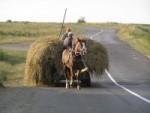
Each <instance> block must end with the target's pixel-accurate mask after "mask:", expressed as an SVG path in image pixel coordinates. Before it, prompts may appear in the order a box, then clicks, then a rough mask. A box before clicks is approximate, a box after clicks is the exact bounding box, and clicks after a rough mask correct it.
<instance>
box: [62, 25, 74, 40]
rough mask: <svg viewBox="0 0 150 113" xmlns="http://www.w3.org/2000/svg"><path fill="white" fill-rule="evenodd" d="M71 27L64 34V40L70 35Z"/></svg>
mask: <svg viewBox="0 0 150 113" xmlns="http://www.w3.org/2000/svg"><path fill="white" fill-rule="evenodd" d="M71 31H72V30H71V28H69V27H67V29H66V33H65V34H64V35H63V37H62V40H65V39H66V38H67V37H68V33H69V32H71Z"/></svg>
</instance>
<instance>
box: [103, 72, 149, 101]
mask: <svg viewBox="0 0 150 113" xmlns="http://www.w3.org/2000/svg"><path fill="white" fill-rule="evenodd" d="M105 72H106V74H107V76H108V77H109V78H110V79H111V81H112V82H113V83H114V84H115V85H116V86H118V87H120V88H122V89H124V90H125V91H127V92H128V93H130V94H132V95H134V96H136V97H138V98H139V99H141V100H143V101H145V102H147V103H149V104H150V100H149V99H146V98H144V97H142V96H141V95H139V94H137V93H135V92H133V91H131V90H130V89H128V88H126V87H124V86H122V85H120V84H118V83H117V81H116V80H115V79H114V78H113V77H112V76H111V74H110V73H109V72H108V71H107V69H105Z"/></svg>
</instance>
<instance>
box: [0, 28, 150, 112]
mask: <svg viewBox="0 0 150 113" xmlns="http://www.w3.org/2000/svg"><path fill="white" fill-rule="evenodd" d="M82 29H83V28H82ZM84 29H86V32H84V33H82V35H85V36H88V37H89V38H92V39H93V40H96V41H98V42H100V43H102V44H103V45H104V46H105V47H106V48H107V49H108V53H109V59H110V67H109V73H110V75H111V76H112V77H113V78H114V79H115V81H116V82H117V83H118V84H119V85H121V86H123V87H125V88H127V89H129V90H130V91H132V92H134V93H135V94H138V95H140V97H142V98H144V99H146V100H150V61H149V60H148V59H147V58H146V57H144V56H143V55H141V54H140V53H139V52H137V51H135V50H134V49H133V48H131V47H130V46H129V45H128V44H127V43H125V42H123V41H120V40H119V39H118V38H117V36H116V32H117V31H116V30H115V29H106V28H105V29H98V28H84ZM144 99H141V98H139V97H138V96H135V95H134V94H132V93H129V92H127V91H126V90H124V89H123V88H121V87H119V86H117V85H116V84H114V83H113V81H112V80H111V79H110V78H109V77H108V75H107V74H105V75H104V76H103V77H102V78H101V79H95V78H92V86H91V87H90V88H82V89H81V90H80V91H78V90H77V89H76V88H70V89H68V90H66V89H65V88H64V87H59V88H39V87H37V88H27V87H19V88H15V87H7V88H1V89H0V113H150V103H148V102H147V101H145V100H144Z"/></svg>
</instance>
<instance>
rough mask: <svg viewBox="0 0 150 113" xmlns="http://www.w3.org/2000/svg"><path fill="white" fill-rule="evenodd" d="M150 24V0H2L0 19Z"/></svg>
mask: <svg viewBox="0 0 150 113" xmlns="http://www.w3.org/2000/svg"><path fill="white" fill-rule="evenodd" d="M66 8H67V9H68V10H67V15H66V20H65V21H66V22H76V21H77V20H78V19H79V18H80V17H81V16H83V17H85V20H86V21H87V22H119V23H143V24H150V0H0V21H6V20H8V19H11V20H12V21H36V22H62V19H63V14H64V11H65V9H66Z"/></svg>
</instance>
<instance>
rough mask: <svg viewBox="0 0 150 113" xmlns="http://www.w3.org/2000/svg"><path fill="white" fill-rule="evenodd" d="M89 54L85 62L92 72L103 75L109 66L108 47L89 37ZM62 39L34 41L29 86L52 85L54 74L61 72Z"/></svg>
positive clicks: (28, 68) (29, 58)
mask: <svg viewBox="0 0 150 113" xmlns="http://www.w3.org/2000/svg"><path fill="white" fill-rule="evenodd" d="M87 48H88V54H87V56H86V58H85V64H86V65H87V66H88V67H89V72H90V73H93V72H94V73H95V74H94V75H96V76H97V77H99V76H101V74H102V73H103V71H104V69H105V68H108V55H107V51H106V49H105V48H104V47H103V46H102V45H101V44H99V43H96V42H94V41H92V40H90V39H87ZM61 55H62V41H61V40H60V39H54V38H44V39H40V40H38V41H36V42H34V43H33V44H32V45H31V47H30V49H29V51H28V55H27V59H26V65H25V77H24V82H25V85H27V86H41V85H52V84H53V76H55V74H56V73H61V72H62V70H63V65H62V61H61Z"/></svg>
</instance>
